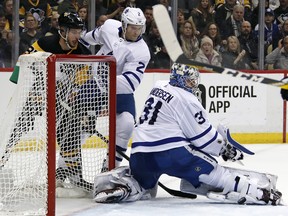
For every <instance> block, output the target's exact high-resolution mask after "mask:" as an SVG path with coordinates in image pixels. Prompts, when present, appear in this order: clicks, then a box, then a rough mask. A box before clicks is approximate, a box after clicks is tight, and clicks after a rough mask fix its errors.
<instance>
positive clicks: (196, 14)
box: [191, 0, 214, 34]
mask: <svg viewBox="0 0 288 216" xmlns="http://www.w3.org/2000/svg"><path fill="white" fill-rule="evenodd" d="M191 16H192V18H193V21H194V23H195V26H196V29H197V31H199V32H200V34H201V33H203V31H204V29H205V27H206V25H207V24H208V23H210V22H213V21H214V9H213V7H212V6H211V4H210V2H209V0H201V1H199V3H198V6H197V8H194V9H193V10H192V11H191Z"/></svg>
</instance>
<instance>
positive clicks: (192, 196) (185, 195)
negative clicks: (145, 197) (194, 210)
mask: <svg viewBox="0 0 288 216" xmlns="http://www.w3.org/2000/svg"><path fill="white" fill-rule="evenodd" d="M94 132H95V134H96V135H97V136H98V137H99V138H100V139H101V140H103V141H104V142H105V143H106V144H108V143H109V140H108V139H107V138H106V137H105V136H103V135H102V134H101V133H100V132H99V131H97V130H96V129H95V131H94ZM116 152H117V153H119V154H120V155H121V156H122V157H123V158H125V159H126V160H127V161H129V160H130V158H129V157H128V155H126V154H125V153H124V152H122V151H119V150H117V148H116ZM158 185H159V187H161V188H162V189H163V190H165V191H166V192H167V193H169V194H170V195H172V196H177V197H183V198H190V199H196V198H197V195H195V194H191V193H185V192H182V191H177V190H173V189H171V188H168V187H166V186H165V185H163V184H162V183H161V182H159V181H158Z"/></svg>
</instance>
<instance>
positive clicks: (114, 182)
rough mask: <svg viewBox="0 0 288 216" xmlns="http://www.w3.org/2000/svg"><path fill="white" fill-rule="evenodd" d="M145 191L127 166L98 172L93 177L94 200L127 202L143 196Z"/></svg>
mask: <svg viewBox="0 0 288 216" xmlns="http://www.w3.org/2000/svg"><path fill="white" fill-rule="evenodd" d="M145 192H146V191H145V190H144V189H143V188H142V187H141V186H140V185H139V183H138V182H137V181H136V180H135V179H134V178H133V177H132V176H131V175H130V169H129V167H128V166H123V167H118V168H116V169H113V170H111V171H109V172H105V173H100V174H99V175H97V176H96V177H95V179H94V190H93V198H94V200H95V201H96V202H101V203H111V202H124V201H125V202H129V201H136V200H139V199H141V198H142V197H143V195H144V193H145Z"/></svg>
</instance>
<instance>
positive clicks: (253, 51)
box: [238, 21, 258, 70]
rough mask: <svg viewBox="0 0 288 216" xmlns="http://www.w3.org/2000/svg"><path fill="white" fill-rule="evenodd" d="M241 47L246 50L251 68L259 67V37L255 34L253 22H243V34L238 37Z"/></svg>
mask: <svg viewBox="0 0 288 216" xmlns="http://www.w3.org/2000/svg"><path fill="white" fill-rule="evenodd" d="M238 39H239V42H240V44H241V48H242V49H244V50H245V51H246V56H247V58H248V63H249V67H250V69H256V70H257V69H258V65H257V61H258V39H257V37H256V36H255V35H254V34H253V32H252V28H251V24H250V22H248V21H244V22H242V26H241V35H240V36H239V37H238Z"/></svg>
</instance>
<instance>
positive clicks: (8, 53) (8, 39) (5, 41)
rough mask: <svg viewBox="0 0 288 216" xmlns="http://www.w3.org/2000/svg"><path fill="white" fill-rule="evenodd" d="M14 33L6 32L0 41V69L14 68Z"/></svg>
mask: <svg viewBox="0 0 288 216" xmlns="http://www.w3.org/2000/svg"><path fill="white" fill-rule="evenodd" d="M13 37H14V34H13V32H12V31H10V30H8V31H4V32H3V35H2V39H0V67H12V43H13Z"/></svg>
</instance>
